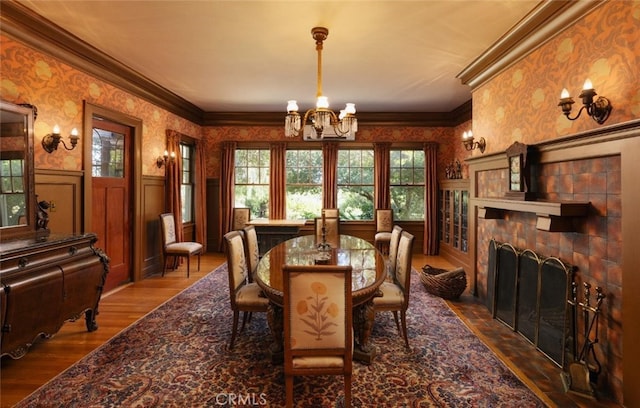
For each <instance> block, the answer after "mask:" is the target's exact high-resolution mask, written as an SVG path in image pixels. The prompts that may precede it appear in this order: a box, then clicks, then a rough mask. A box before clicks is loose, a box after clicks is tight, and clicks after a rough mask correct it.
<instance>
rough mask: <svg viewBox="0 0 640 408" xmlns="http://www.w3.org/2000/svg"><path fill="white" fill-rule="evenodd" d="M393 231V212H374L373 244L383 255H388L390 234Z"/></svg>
mask: <svg viewBox="0 0 640 408" xmlns="http://www.w3.org/2000/svg"><path fill="white" fill-rule="evenodd" d="M392 230H393V210H392V209H377V210H376V234H375V236H374V243H375V246H376V248H378V250H379V251H380V252H382V253H383V254H385V255H386V254H388V253H389V243H390V242H391V232H392Z"/></svg>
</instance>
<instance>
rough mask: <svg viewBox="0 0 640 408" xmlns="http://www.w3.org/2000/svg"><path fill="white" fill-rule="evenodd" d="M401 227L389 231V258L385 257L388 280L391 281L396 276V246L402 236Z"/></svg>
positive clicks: (396, 226)
mask: <svg viewBox="0 0 640 408" xmlns="http://www.w3.org/2000/svg"><path fill="white" fill-rule="evenodd" d="M402 231H403V230H402V227H401V226H399V225H394V226H393V230H391V240H390V241H389V256H388V257H387V272H388V280H391V281H393V277H394V276H395V275H396V263H397V260H398V244H399V243H400V236H401V235H402Z"/></svg>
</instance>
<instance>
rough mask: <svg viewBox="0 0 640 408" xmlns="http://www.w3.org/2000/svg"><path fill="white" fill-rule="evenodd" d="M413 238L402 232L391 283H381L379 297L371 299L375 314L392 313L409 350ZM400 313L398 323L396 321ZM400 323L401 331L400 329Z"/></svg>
mask: <svg viewBox="0 0 640 408" xmlns="http://www.w3.org/2000/svg"><path fill="white" fill-rule="evenodd" d="M413 241H414V236H413V235H412V234H410V233H409V232H407V231H402V234H401V236H400V243H399V244H398V256H397V261H396V273H395V275H394V276H393V281H392V282H389V281H386V282H382V285H380V291H381V292H382V296H381V297H374V298H373V309H374V310H375V311H376V312H383V311H389V312H393V318H394V320H395V322H396V327H397V328H398V331H399V332H400V333H401V334H402V337H404V343H405V346H406V347H407V348H409V337H408V336H407V309H408V308H409V289H410V287H411V258H412V251H413ZM398 312H400V321H398ZM400 323H401V324H402V329H400Z"/></svg>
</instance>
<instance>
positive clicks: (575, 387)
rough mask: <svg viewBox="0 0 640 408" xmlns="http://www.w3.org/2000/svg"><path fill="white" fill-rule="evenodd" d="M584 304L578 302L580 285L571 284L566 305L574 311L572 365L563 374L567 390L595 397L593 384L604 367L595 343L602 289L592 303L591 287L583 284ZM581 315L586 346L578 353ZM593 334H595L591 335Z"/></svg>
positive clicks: (597, 291)
mask: <svg viewBox="0 0 640 408" xmlns="http://www.w3.org/2000/svg"><path fill="white" fill-rule="evenodd" d="M583 285H584V301H582V302H578V293H577V292H578V285H576V283H575V282H573V283H572V284H571V292H572V296H571V299H569V300H567V302H568V303H569V304H570V305H571V307H572V310H573V327H574V336H573V359H574V361H573V362H572V363H571V364H569V372H568V373H566V372H563V373H562V381H563V384H564V387H565V391H572V392H575V393H578V394H584V395H587V396H589V397H592V398H595V388H594V384H596V383H597V380H598V375H599V374H600V372H601V371H602V366H601V365H600V362H599V361H598V357H597V356H596V351H595V348H594V346H595V344H597V343H598V322H599V317H600V311H601V310H602V302H603V301H604V298H605V297H606V295H605V294H604V293H602V288H601V287H599V286H596V289H595V292H596V293H595V305H592V304H591V298H592V296H591V295H592V294H591V285H590V284H589V283H587V282H585V283H584V284H583ZM580 312H582V318H583V320H584V322H583V323H584V333H583V344H582V348H581V349H580V353H579V354H578V353H577V351H578V339H577V337H578V334H577V333H578V328H577V323H578V319H579V315H580ZM592 334H593V335H592Z"/></svg>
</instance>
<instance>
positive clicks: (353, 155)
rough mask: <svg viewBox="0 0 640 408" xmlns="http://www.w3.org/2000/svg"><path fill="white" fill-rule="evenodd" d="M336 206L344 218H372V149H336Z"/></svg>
mask: <svg viewBox="0 0 640 408" xmlns="http://www.w3.org/2000/svg"><path fill="white" fill-rule="evenodd" d="M337 179H338V185H337V188H338V208H339V209H340V218H342V219H346V220H372V219H373V209H374V202H373V191H374V189H373V182H374V178H373V149H365V150H339V151H338V173H337Z"/></svg>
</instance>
